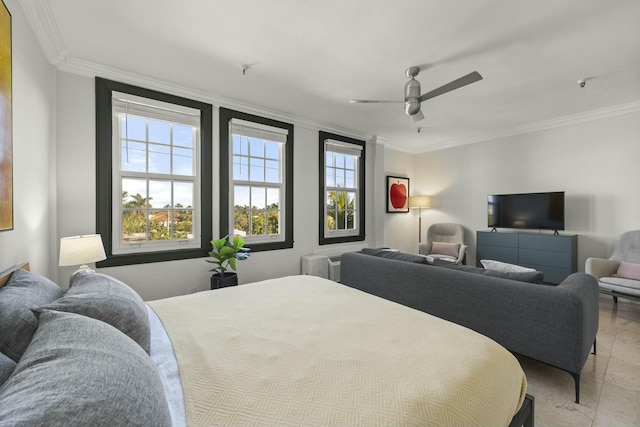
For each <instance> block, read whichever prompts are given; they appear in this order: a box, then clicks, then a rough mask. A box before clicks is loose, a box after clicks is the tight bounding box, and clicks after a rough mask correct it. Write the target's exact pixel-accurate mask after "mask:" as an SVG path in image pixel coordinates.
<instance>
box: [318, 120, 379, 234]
mask: <svg viewBox="0 0 640 427" xmlns="http://www.w3.org/2000/svg"><path fill="white" fill-rule="evenodd" d="M327 139H333V140H336V141H341V142H346V143H349V144H354V145H358V146H360V147H362V154H361V155H360V158H359V160H358V193H359V201H360V206H358V224H359V227H360V228H359V233H358V234H354V235H352V236H340V237H325V229H326V224H325V222H326V218H325V216H324V204H325V203H326V194H325V181H326V179H327V178H326V164H325V163H326V156H325V141H326V140H327ZM318 141H319V144H318V146H319V148H320V151H319V155H318V158H319V160H320V162H319V176H320V179H319V184H320V186H319V190H318V195H319V196H320V197H319V203H318V218H319V219H320V221H319V230H318V232H319V234H318V236H319V237H320V238H319V239H318V243H319V244H320V245H329V244H334V243H348V242H360V241H363V240H365V237H366V236H365V176H366V175H365V165H366V157H365V156H366V151H367V150H366V148H367V144H366V142H365V141H361V140H359V139H354V138H349V137H346V136H342V135H336V134H334V133H329V132H324V131H319V132H318Z"/></svg>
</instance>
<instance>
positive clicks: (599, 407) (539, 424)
mask: <svg viewBox="0 0 640 427" xmlns="http://www.w3.org/2000/svg"><path fill="white" fill-rule="evenodd" d="M596 340H597V352H598V354H597V355H595V356H594V355H590V356H589V359H588V360H587V363H586V364H585V367H584V369H583V370H582V381H581V386H580V404H576V403H575V392H574V382H573V378H572V377H571V375H569V374H567V373H566V372H563V371H561V370H559V369H555V368H551V367H549V366H546V365H544V364H542V363H539V362H536V361H533V360H530V359H527V358H524V357H519V358H518V359H519V360H520V363H521V364H522V367H523V369H524V371H525V373H526V375H527V381H528V383H529V388H528V393H529V394H532V395H533V396H535V426H536V427H543V426H558V427H560V426H580V427H585V426H591V427H605V426H607V427H627V426H629V427H631V426H634V427H637V426H640V303H637V302H632V301H629V300H625V299H621V298H618V304H614V303H613V298H611V297H605V296H602V297H601V298H600V324H599V328H598V336H597V338H596Z"/></svg>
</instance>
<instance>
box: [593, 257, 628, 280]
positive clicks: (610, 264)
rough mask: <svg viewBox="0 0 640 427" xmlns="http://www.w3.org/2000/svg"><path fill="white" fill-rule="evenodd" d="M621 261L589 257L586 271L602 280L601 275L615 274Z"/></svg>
mask: <svg viewBox="0 0 640 427" xmlns="http://www.w3.org/2000/svg"><path fill="white" fill-rule="evenodd" d="M618 266H620V263H619V262H618V261H614V260H612V259H604V258H587V261H586V263H585V266H584V272H585V273H587V274H590V275H592V276H593V277H595V278H596V279H598V280H600V278H601V277H609V276H613V275H614V274H615V272H616V271H617V270H618Z"/></svg>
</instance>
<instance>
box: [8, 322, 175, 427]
mask: <svg viewBox="0 0 640 427" xmlns="http://www.w3.org/2000/svg"><path fill="white" fill-rule="evenodd" d="M0 420H2V421H1V422H0V424H2V425H7V426H25V427H26V426H45V425H46V426H169V425H171V415H170V413H169V407H168V406H167V400H166V397H165V395H164V391H163V388H162V383H161V381H160V376H159V375H158V372H157V370H156V367H155V366H154V364H153V362H152V361H151V358H150V357H149V355H147V354H146V353H145V352H144V351H143V350H142V349H141V348H140V346H138V345H137V344H135V343H134V342H133V341H131V339H129V338H127V337H126V336H125V335H124V334H122V333H121V332H120V331H118V330H117V329H115V328H114V327H112V326H111V325H108V324H106V323H104V322H100V321H98V320H95V319H91V318H89V317H85V316H81V315H77V314H73V313H63V312H57V311H44V312H42V313H41V314H40V326H39V327H38V330H37V331H36V333H35V335H34V336H33V340H32V342H31V345H30V346H29V348H28V349H27V351H26V352H25V354H24V356H23V357H22V359H21V360H20V362H19V363H18V366H16V369H15V370H14V372H13V374H12V375H11V376H10V377H9V379H8V380H7V381H6V382H5V383H4V384H3V385H2V386H1V387H0Z"/></svg>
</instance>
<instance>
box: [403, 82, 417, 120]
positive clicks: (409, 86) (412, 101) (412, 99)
mask: <svg viewBox="0 0 640 427" xmlns="http://www.w3.org/2000/svg"><path fill="white" fill-rule="evenodd" d="M419 96H420V82H419V81H417V80H416V79H414V78H413V77H411V79H410V80H409V81H408V82H407V83H406V84H405V85H404V111H405V113H407V114H408V115H410V116H413V115H414V114H417V113H418V111H420V101H418V97H419Z"/></svg>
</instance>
